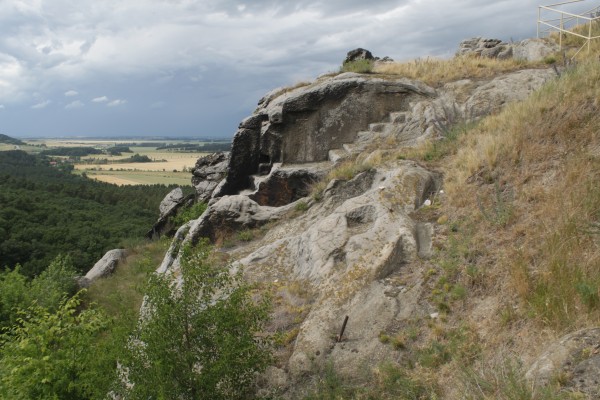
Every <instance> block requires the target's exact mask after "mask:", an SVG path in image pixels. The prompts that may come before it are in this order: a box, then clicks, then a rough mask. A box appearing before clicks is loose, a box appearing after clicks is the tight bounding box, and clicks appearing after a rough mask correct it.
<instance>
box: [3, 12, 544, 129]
mask: <svg viewBox="0 0 600 400" xmlns="http://www.w3.org/2000/svg"><path fill="white" fill-rule="evenodd" d="M538 5H539V0H536V1H531V0H496V1H484V0H369V1H365V0H325V1H318V0H297V1H287V0H286V1H282V0H252V1H250V0H246V1H243V0H76V1H74V0H0V133H3V134H6V135H9V136H13V137H18V138H27V137H67V136H105V137H106V136H110V137H115V136H170V137H177V136H178V137H181V136H189V137H214V138H228V137H232V136H233V134H234V133H235V131H236V129H237V126H238V124H239V122H240V121H241V120H242V119H243V118H244V117H245V116H247V115H250V114H251V113H252V111H253V110H254V109H255V107H256V104H257V102H258V100H259V99H260V98H261V97H262V96H263V95H264V94H265V93H267V92H269V91H270V90H272V89H274V88H276V87H280V86H287V85H294V84H295V83H298V82H301V81H307V80H311V79H314V78H316V77H317V76H318V75H320V74H323V73H327V72H333V71H337V70H338V69H339V66H340V65H341V63H342V61H343V60H344V58H345V56H346V53H347V52H348V51H349V50H352V49H354V48H357V47H362V48H366V49H368V50H370V51H371V52H372V53H373V54H374V55H375V56H379V57H384V56H389V57H391V58H393V59H395V60H410V59H414V58H418V57H427V56H437V57H450V56H452V55H453V54H454V53H455V51H456V49H457V47H458V44H459V42H460V41H461V40H463V39H466V38H470V37H474V36H482V37H489V38H498V39H502V40H505V41H510V40H520V39H524V38H529V37H535V35H536V19H537V6H538Z"/></svg>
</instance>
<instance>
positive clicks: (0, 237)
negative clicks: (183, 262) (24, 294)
mask: <svg viewBox="0 0 600 400" xmlns="http://www.w3.org/2000/svg"><path fill="white" fill-rule="evenodd" d="M174 187H175V186H174V185H172V186H170V187H166V186H164V185H146V186H121V187H119V186H116V185H112V184H108V183H103V182H98V181H94V180H90V179H86V178H84V177H81V176H77V175H72V174H70V173H69V172H68V171H65V170H61V169H59V168H57V167H54V166H52V165H50V160H49V159H48V158H47V157H44V156H33V155H28V154H27V153H25V152H23V151H18V150H15V151H4V152H0V204H1V205H2V206H1V207H0V268H3V267H9V268H14V267H15V266H16V265H17V264H21V266H22V268H21V272H22V273H24V274H26V275H28V276H35V275H37V274H39V273H40V272H42V271H43V270H44V269H45V268H46V266H47V265H49V264H50V262H51V261H52V260H53V259H54V258H55V257H56V256H57V255H58V254H64V255H69V256H70V257H71V258H72V259H73V262H74V265H75V267H76V268H77V270H78V271H79V272H81V273H85V272H86V271H87V270H89V269H90V268H91V267H92V266H93V265H94V263H95V262H96V261H97V260H98V259H100V257H102V256H103V255H104V253H105V252H106V251H107V250H110V249H113V248H116V247H119V246H120V244H121V243H122V242H123V241H124V240H127V239H130V238H142V237H143V235H144V233H145V232H146V231H147V230H148V229H149V227H151V226H152V224H153V223H154V221H155V220H156V218H157V217H158V205H159V204H160V201H161V200H162V199H163V197H164V196H165V195H166V194H167V193H168V192H169V191H170V190H172V189H173V188H174Z"/></svg>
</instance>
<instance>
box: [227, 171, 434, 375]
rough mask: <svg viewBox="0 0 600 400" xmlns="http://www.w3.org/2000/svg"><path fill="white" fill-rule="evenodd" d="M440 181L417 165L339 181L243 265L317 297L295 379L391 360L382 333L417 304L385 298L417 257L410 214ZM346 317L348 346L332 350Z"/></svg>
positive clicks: (303, 331) (294, 359)
mask: <svg viewBox="0 0 600 400" xmlns="http://www.w3.org/2000/svg"><path fill="white" fill-rule="evenodd" d="M436 182H439V178H438V177H437V176H436V175H435V174H432V173H431V172H429V171H426V170H425V169H423V168H421V167H419V166H417V165H416V164H414V163H412V162H403V163H400V164H399V165H398V166H397V168H392V169H384V170H379V171H376V170H371V171H367V172H364V173H361V174H359V175H357V176H356V177H355V178H354V179H352V180H350V181H339V180H338V181H334V182H333V183H331V184H330V185H329V186H328V188H327V189H326V190H325V193H324V197H323V200H322V202H321V203H318V204H316V205H313V206H312V207H311V208H310V210H309V211H307V212H306V214H305V215H303V217H302V218H300V219H297V220H296V221H294V222H291V221H290V222H289V223H288V224H287V225H286V226H285V233H283V231H281V230H276V229H275V230H273V231H272V232H270V233H269V235H270V236H269V237H266V238H265V239H264V245H263V246H262V247H260V248H259V249H258V250H256V251H255V252H253V253H251V254H250V255H248V256H246V257H245V258H243V259H241V260H240V261H239V264H240V265H243V266H244V269H245V270H246V271H247V273H248V274H249V275H253V274H261V273H265V271H270V273H272V274H275V275H276V276H277V275H279V274H283V275H285V276H288V277H289V278H288V279H291V280H295V281H299V282H305V283H304V285H305V286H307V287H310V288H312V289H313V290H312V292H313V293H315V294H316V296H317V298H316V300H315V303H316V304H318V307H313V309H312V311H311V312H310V313H309V314H308V316H307V318H306V319H305V321H304V322H303V323H302V325H301V327H300V333H299V335H298V337H297V339H296V342H295V345H294V351H293V354H292V356H291V358H290V361H289V364H288V368H289V371H290V374H291V376H292V377H293V378H298V377H300V376H302V375H303V374H304V373H306V372H308V371H309V370H311V369H313V368H314V367H315V365H319V364H320V363H322V362H324V360H325V359H329V360H331V361H332V362H333V363H334V364H335V365H336V369H337V368H339V369H340V371H342V372H343V373H350V372H356V370H355V369H356V368H361V367H359V366H364V365H375V364H376V363H377V362H381V361H382V360H383V359H384V358H385V357H386V356H387V355H388V353H389V352H388V351H387V349H386V347H385V345H383V344H382V343H381V342H380V341H379V340H378V334H379V332H380V331H381V330H383V329H384V328H385V327H386V326H387V324H388V323H389V321H390V320H391V319H393V318H394V316H398V315H405V316H406V318H408V316H409V315H411V313H412V312H413V311H414V310H415V305H414V302H411V301H408V299H406V300H407V301H405V302H404V301H399V299H398V298H396V297H395V295H394V296H391V297H390V296H389V295H387V294H386V293H391V292H394V293H396V292H397V291H396V292H395V291H394V290H393V289H394V288H393V285H391V284H390V283H389V282H387V281H386V278H387V277H388V276H390V275H391V274H394V273H397V272H398V271H400V269H401V268H402V266H403V265H404V264H405V263H407V262H409V261H410V260H414V259H415V258H416V257H417V244H416V239H415V223H414V222H413V221H412V219H411V218H410V217H409V213H410V212H411V211H413V210H415V208H416V207H420V205H421V204H422V203H423V200H424V199H425V198H427V197H428V196H429V195H430V191H432V190H436V185H437V183H436ZM282 229H283V228H282ZM280 236H281V237H280ZM278 237H280V238H278ZM276 238H278V239H276ZM255 276H256V275H255ZM419 288H420V286H419V287H415V290H416V291H418V290H420V289H419ZM411 295H414V293H411ZM344 315H349V316H350V322H349V325H348V329H347V331H346V332H347V333H346V335H347V337H348V338H349V343H350V344H338V345H335V346H334V342H333V341H332V339H331V337H332V335H335V334H336V333H337V332H339V328H340V325H341V322H342V320H343V317H344ZM331 349H333V350H331Z"/></svg>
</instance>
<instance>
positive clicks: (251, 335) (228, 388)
mask: <svg viewBox="0 0 600 400" xmlns="http://www.w3.org/2000/svg"><path fill="white" fill-rule="evenodd" d="M210 252H211V249H210V247H209V246H208V245H207V244H206V242H201V243H200V244H199V245H198V246H197V247H196V248H194V249H191V248H189V247H188V248H186V249H185V250H184V252H183V255H182V257H181V279H179V280H173V277H171V276H166V275H154V276H153V277H152V278H151V279H150V282H149V285H148V288H147V291H146V304H147V307H148V310H149V311H150V312H149V315H148V316H147V317H146V319H145V320H144V321H142V323H141V324H140V326H139V329H138V332H137V335H136V337H135V339H134V340H132V342H131V344H130V346H129V352H130V358H129V359H128V360H126V362H125V363H124V364H125V367H126V368H125V369H124V371H127V379H126V380H127V381H128V383H130V384H131V385H128V386H129V388H128V389H127V390H126V391H127V392H128V393H127V396H126V398H128V399H190V400H191V399H193V400H197V399H212V400H218V399H247V398H250V397H251V394H252V386H253V382H254V380H255V378H256V373H258V372H260V371H263V370H264V369H265V368H266V366H267V365H268V363H269V361H270V359H271V353H270V349H269V346H268V340H266V339H265V338H264V337H263V338H261V337H260V336H259V333H260V332H261V330H262V328H263V326H264V324H265V322H266V320H267V318H268V311H269V302H268V299H266V298H263V299H262V300H260V301H259V302H258V303H257V302H255V301H254V300H253V298H252V296H251V291H250V287H249V286H247V285H246V284H244V283H243V281H242V277H241V274H239V273H238V274H236V275H231V274H230V272H229V268H223V267H217V266H214V265H212V264H211V262H210Z"/></svg>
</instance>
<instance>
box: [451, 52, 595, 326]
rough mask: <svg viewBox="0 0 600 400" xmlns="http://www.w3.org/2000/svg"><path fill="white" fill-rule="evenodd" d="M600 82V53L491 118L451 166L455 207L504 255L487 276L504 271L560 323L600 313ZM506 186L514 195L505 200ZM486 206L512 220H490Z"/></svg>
mask: <svg viewBox="0 0 600 400" xmlns="http://www.w3.org/2000/svg"><path fill="white" fill-rule="evenodd" d="M599 80H600V65H599V64H598V63H597V61H595V60H594V61H588V62H586V63H584V64H582V65H580V66H579V67H578V68H577V69H576V70H574V71H572V72H570V73H568V74H566V75H564V76H563V78H562V79H560V80H557V81H555V82H553V83H551V84H549V85H548V86H547V87H546V88H544V90H542V91H541V92H540V93H538V94H537V95H534V96H533V97H532V98H530V99H529V100H528V101H526V102H524V103H522V104H517V105H513V106H509V107H507V108H506V109H505V110H504V112H502V113H501V114H499V115H497V116H494V117H490V118H488V119H486V120H485V121H483V122H482V124H481V125H480V126H479V127H477V128H476V129H474V130H473V131H471V132H469V134H468V135H465V136H463V137H462V138H461V140H460V144H459V147H460V150H459V151H458V153H457V154H456V156H454V157H452V158H450V159H449V160H448V164H447V171H448V174H447V177H446V182H445V188H446V191H447V192H448V194H449V198H450V199H453V200H452V203H453V204H452V205H453V206H454V207H455V210H456V212H457V213H458V215H461V218H466V219H468V220H470V221H473V223H475V224H476V226H477V228H476V229H477V235H478V237H479V238H480V239H481V240H486V242H487V243H488V246H487V248H486V249H485V252H486V254H487V256H488V257H490V258H491V259H492V260H495V261H494V263H495V267H494V269H493V270H488V274H493V275H494V276H496V277H502V276H504V279H505V280H504V281H503V282H502V285H498V286H497V287H503V288H505V289H506V290H507V291H508V293H515V294H518V296H519V298H520V301H521V302H522V305H523V307H526V308H527V309H528V310H529V315H530V317H531V318H533V319H534V320H536V321H538V322H539V323H542V324H544V325H546V326H549V327H551V328H553V329H556V330H557V331H562V330H569V331H570V330H573V329H576V328H578V327H581V326H586V325H589V324H595V323H597V322H598V321H599V318H600V309H599V306H600V297H599V296H600V292H599V291H598V287H600V249H599V248H598V234H600V229H599V226H598V223H599V222H600V189H598V188H599V187H600V140H599V138H598V135H597V127H598V126H600V115H599V110H600V109H599V104H598V100H597V99H598V98H599V97H600V88H599V87H598V85H597V84H596V83H595V82H598V81H599ZM498 193H500V194H505V193H511V194H512V195H511V197H510V198H505V199H506V200H505V204H504V205H503V206H502V205H501V206H502V207H503V208H502V207H500V208H498V207H497V206H498V203H499V202H501V201H502V200H498V199H499V197H498ZM485 210H487V211H488V215H489V213H490V212H491V213H492V216H494V215H495V216H496V217H498V218H501V217H502V215H500V211H502V210H504V211H506V212H509V211H510V213H511V215H510V219H508V220H503V222H504V223H502V224H494V223H490V222H493V218H487V217H486V213H485V212H484V211H485ZM490 210H491V211H490ZM494 210H500V211H494ZM484 238H485V239H484ZM505 271H507V272H508V273H507V274H505V273H504V272H505ZM504 297H506V295H504Z"/></svg>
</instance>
